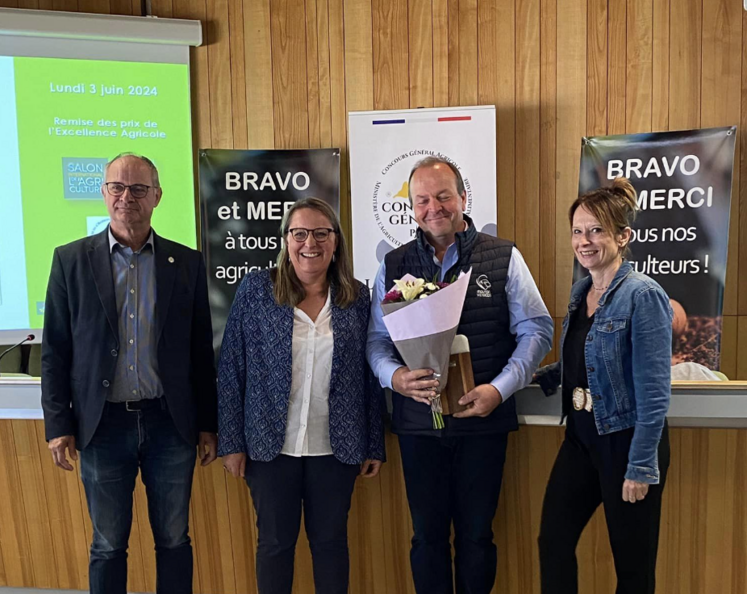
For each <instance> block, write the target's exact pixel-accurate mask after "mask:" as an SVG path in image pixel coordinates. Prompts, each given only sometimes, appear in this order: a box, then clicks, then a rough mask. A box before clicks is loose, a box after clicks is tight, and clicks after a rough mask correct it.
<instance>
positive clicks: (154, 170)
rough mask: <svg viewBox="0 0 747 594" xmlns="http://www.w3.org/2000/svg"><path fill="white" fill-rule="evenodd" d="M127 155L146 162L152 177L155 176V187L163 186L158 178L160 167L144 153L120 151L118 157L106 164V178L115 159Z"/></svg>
mask: <svg viewBox="0 0 747 594" xmlns="http://www.w3.org/2000/svg"><path fill="white" fill-rule="evenodd" d="M125 157H132V158H133V159H138V160H140V161H142V162H143V163H145V164H146V165H147V166H148V168H149V169H150V173H151V177H152V178H153V187H154V188H160V187H161V183H160V182H159V180H158V168H157V167H156V165H155V163H153V161H151V160H150V159H149V158H148V157H145V156H144V155H138V154H137V153H119V154H118V155H117V156H116V157H114V158H113V159H112V160H111V161H109V162H108V163H107V164H106V167H105V168H104V178H106V176H107V175H108V173H109V167H111V166H112V164H113V163H114V162H115V161H118V160H119V159H124V158H125Z"/></svg>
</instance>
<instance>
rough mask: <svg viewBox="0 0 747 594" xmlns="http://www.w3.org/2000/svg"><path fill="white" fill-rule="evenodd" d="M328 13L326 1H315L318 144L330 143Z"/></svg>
mask: <svg viewBox="0 0 747 594" xmlns="http://www.w3.org/2000/svg"><path fill="white" fill-rule="evenodd" d="M328 15H329V12H328V7H327V0H317V24H316V27H317V52H318V55H319V142H320V146H322V147H325V148H330V147H333V146H334V145H333V143H332V89H331V88H330V84H331V83H330V72H329V69H330V61H329V60H330V55H329V16H328Z"/></svg>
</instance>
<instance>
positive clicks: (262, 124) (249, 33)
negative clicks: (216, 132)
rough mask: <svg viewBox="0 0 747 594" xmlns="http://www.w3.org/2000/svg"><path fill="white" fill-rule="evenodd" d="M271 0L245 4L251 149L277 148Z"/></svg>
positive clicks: (245, 56) (247, 104) (246, 2)
mask: <svg viewBox="0 0 747 594" xmlns="http://www.w3.org/2000/svg"><path fill="white" fill-rule="evenodd" d="M270 30H271V28H270V0H244V67H245V69H246V74H245V80H246V127H247V146H248V148H252V149H271V148H275V128H274V125H273V122H274V119H275V117H274V104H275V101H274V98H273V87H272V68H273V60H272V41H271V35H270Z"/></svg>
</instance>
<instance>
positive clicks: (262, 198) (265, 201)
mask: <svg viewBox="0 0 747 594" xmlns="http://www.w3.org/2000/svg"><path fill="white" fill-rule="evenodd" d="M199 165H200V210H201V217H202V253H203V255H204V257H205V265H206V266H207V274H208V288H209V293H210V309H211V311H212V315H213V346H214V347H215V350H216V353H217V352H218V350H219V348H220V343H221V340H222V338H223V330H224V328H225V325H226V319H227V318H228V312H229V311H230V309H231V304H232V303H233V298H234V295H235V294H236V289H238V286H239V284H240V283H241V280H242V279H243V278H244V276H246V274H247V273H248V272H251V271H253V270H261V269H263V268H273V267H274V266H275V262H276V260H277V256H278V253H279V252H280V249H281V247H282V242H283V238H282V237H281V236H280V232H279V230H280V223H281V220H282V218H283V214H284V213H285V211H286V210H287V209H288V208H289V207H290V205H292V204H293V203H294V202H295V201H296V200H300V199H301V198H307V197H311V196H314V197H316V198H320V199H322V200H324V201H325V202H328V203H329V204H330V205H331V206H332V207H333V208H334V209H335V211H337V212H339V205H340V149H312V150H252V151H248V150H247V151H243V150H224V149H204V150H201V151H200V163H199Z"/></svg>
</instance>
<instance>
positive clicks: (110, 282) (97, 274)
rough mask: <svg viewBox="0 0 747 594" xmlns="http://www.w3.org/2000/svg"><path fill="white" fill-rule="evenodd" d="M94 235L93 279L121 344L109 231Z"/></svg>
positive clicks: (91, 253)
mask: <svg viewBox="0 0 747 594" xmlns="http://www.w3.org/2000/svg"><path fill="white" fill-rule="evenodd" d="M108 229H109V228H108V227H107V230H106V231H103V232H101V233H99V234H98V235H94V236H93V237H92V238H91V242H90V243H89V244H88V261H89V262H90V264H91V270H92V271H93V280H94V283H95V284H96V291H97V292H98V294H99V299H100V300H101V305H102V306H103V308H104V312H105V313H106V319H107V320H109V326H111V330H112V333H113V334H114V337H115V338H116V339H117V345H119V322H118V320H117V298H116V296H115V295H114V275H113V274H112V261H111V256H110V252H109V231H108Z"/></svg>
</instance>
